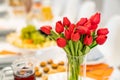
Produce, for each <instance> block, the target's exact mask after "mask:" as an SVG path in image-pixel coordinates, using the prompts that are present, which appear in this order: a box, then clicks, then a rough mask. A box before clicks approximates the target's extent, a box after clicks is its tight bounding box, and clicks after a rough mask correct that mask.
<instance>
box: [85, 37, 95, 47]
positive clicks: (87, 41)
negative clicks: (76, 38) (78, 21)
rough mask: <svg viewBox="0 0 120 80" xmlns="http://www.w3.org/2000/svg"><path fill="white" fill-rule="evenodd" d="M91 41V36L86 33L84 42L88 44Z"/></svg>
mask: <svg viewBox="0 0 120 80" xmlns="http://www.w3.org/2000/svg"><path fill="white" fill-rule="evenodd" d="M92 41H93V38H92V36H90V35H86V37H85V38H84V44H85V45H88V46H89V45H91V44H92Z"/></svg>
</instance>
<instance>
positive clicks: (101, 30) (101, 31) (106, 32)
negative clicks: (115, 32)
mask: <svg viewBox="0 0 120 80" xmlns="http://www.w3.org/2000/svg"><path fill="white" fill-rule="evenodd" d="M108 33H109V31H108V29H107V28H101V29H98V31H97V35H107V34H108Z"/></svg>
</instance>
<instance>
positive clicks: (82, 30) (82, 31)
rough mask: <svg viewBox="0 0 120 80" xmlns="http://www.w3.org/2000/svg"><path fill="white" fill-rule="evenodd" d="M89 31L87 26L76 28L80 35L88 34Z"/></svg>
mask: <svg viewBox="0 0 120 80" xmlns="http://www.w3.org/2000/svg"><path fill="white" fill-rule="evenodd" d="M87 31H88V28H87V27H85V26H78V27H77V28H76V32H78V33H79V34H86V33H87Z"/></svg>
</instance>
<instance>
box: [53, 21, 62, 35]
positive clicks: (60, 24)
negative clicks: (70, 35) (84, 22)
mask: <svg viewBox="0 0 120 80" xmlns="http://www.w3.org/2000/svg"><path fill="white" fill-rule="evenodd" d="M55 30H56V32H57V33H61V32H63V31H64V26H63V25H62V23H61V21H58V22H56V27H55Z"/></svg>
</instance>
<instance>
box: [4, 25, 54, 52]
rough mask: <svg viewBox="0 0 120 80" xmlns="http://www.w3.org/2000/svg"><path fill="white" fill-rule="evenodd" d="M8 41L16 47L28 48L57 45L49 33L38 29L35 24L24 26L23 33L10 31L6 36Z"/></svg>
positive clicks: (34, 48)
mask: <svg viewBox="0 0 120 80" xmlns="http://www.w3.org/2000/svg"><path fill="white" fill-rule="evenodd" d="M6 39H7V41H8V42H9V43H10V44H12V45H13V46H15V47H18V48H20V49H25V50H26V49H27V50H32V51H34V50H38V49H42V48H46V47H49V46H53V45H55V42H54V41H52V40H50V39H49V38H48V36H47V35H45V34H43V33H42V32H41V31H39V30H37V29H36V28H35V26H33V25H27V26H26V27H24V28H22V30H21V33H20V34H19V33H10V34H8V35H7V37H6Z"/></svg>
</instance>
